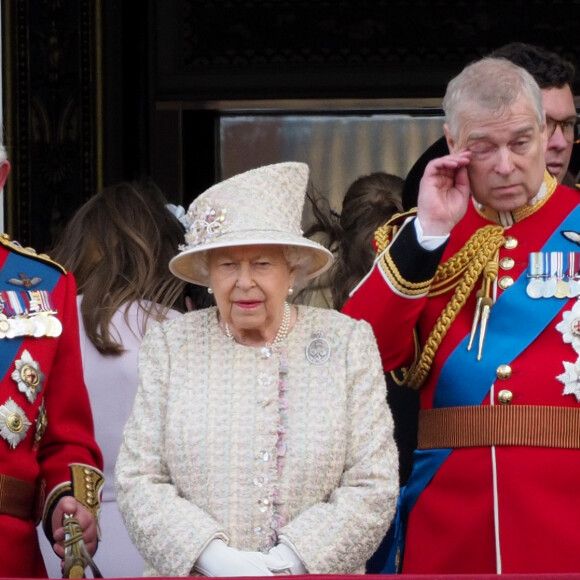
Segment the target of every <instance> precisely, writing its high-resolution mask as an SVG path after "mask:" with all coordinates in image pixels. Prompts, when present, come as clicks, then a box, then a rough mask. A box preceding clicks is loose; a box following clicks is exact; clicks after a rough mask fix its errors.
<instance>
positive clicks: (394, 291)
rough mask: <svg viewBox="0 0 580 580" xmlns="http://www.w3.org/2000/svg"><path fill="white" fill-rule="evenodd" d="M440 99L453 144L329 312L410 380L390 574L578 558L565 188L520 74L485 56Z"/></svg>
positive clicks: (572, 286)
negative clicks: (413, 414)
mask: <svg viewBox="0 0 580 580" xmlns="http://www.w3.org/2000/svg"><path fill="white" fill-rule="evenodd" d="M443 106H444V110H445V114H446V124H445V136H446V139H447V142H448V145H449V149H450V151H451V152H452V153H451V154H449V155H446V156H444V157H441V158H439V159H435V160H432V161H431V162H430V163H429V164H428V165H427V168H426V170H425V174H424V177H423V179H422V181H421V185H420V189H419V198H418V207H417V210H416V214H415V213H414V212H413V213H410V214H408V215H406V216H399V217H397V218H396V219H393V220H392V222H391V223H389V224H387V226H385V227H383V228H381V229H380V230H379V231H378V232H377V234H376V241H377V244H378V246H379V249H380V250H383V251H382V253H381V254H380V256H379V258H378V260H377V262H376V264H375V267H374V269H373V270H372V271H371V272H370V273H369V275H368V276H367V277H366V279H365V280H363V281H362V283H361V284H360V285H359V287H358V288H357V289H355V291H354V293H353V294H352V296H351V298H350V300H349V301H348V302H347V303H346V305H345V307H344V309H343V311H344V312H345V313H347V314H349V315H351V316H353V317H355V318H364V319H366V320H368V321H369V322H370V323H371V324H372V326H373V328H374V330H375V334H376V336H377V341H378V344H379V348H380V350H381V353H382V357H383V362H384V366H385V370H393V369H397V368H399V367H401V366H407V369H406V373H405V375H404V377H403V380H404V381H405V382H406V383H407V384H408V385H409V386H411V387H412V388H421V411H420V417H419V431H418V449H417V451H416V452H415V458H414V467H413V472H412V474H411V476H410V478H409V481H408V482H407V485H406V486H405V488H404V490H403V491H402V495H401V502H400V505H401V507H400V510H399V515H400V518H398V521H397V528H396V536H397V539H398V540H400V542H399V543H398V544H395V546H394V547H395V548H396V550H395V549H394V550H393V555H394V556H396V557H398V564H399V565H400V564H401V561H400V559H401V558H402V571H403V572H404V573H439V574H452V573H494V572H497V573H501V572H504V573H531V572H534V573H540V572H544V573H550V572H580V559H579V558H578V548H579V546H580V541H579V540H578V536H577V530H576V522H577V521H578V520H579V518H580V499H578V494H577V491H576V489H577V486H576V482H577V481H579V478H580V358H579V354H580V324H579V323H580V306H579V305H578V304H579V303H578V296H579V294H580V286H579V285H578V280H579V279H580V278H579V277H580V272H579V269H580V267H579V261H580V245H579V244H578V242H579V241H580V209H579V203H580V198H579V197H578V192H577V191H575V190H572V189H569V188H567V187H564V186H559V185H558V184H557V182H556V179H555V178H554V177H552V176H550V174H549V173H548V172H547V171H546V170H545V169H546V163H545V146H546V140H547V130H546V121H545V115H544V112H543V107H542V95H541V92H540V89H539V87H538V86H537V84H536V83H535V81H534V80H533V78H532V77H531V76H530V75H529V73H527V72H526V71H525V70H523V69H521V68H519V67H517V66H515V65H514V64H512V63H510V62H508V61H506V60H504V59H495V58H486V59H482V60H480V61H478V62H476V63H474V64H472V65H470V66H468V67H466V68H465V69H464V70H463V71H462V72H461V73H460V74H459V75H458V76H457V77H456V78H455V79H453V80H452V81H451V83H449V85H448V88H447V92H446V95H445V99H444V103H443ZM403 540H404V542H403ZM386 571H388V570H386Z"/></svg>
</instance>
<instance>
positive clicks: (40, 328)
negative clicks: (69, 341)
mask: <svg viewBox="0 0 580 580" xmlns="http://www.w3.org/2000/svg"><path fill="white" fill-rule="evenodd" d="M54 314H55V313H52V312H37V313H34V314H30V313H26V314H22V315H19V316H14V317H12V316H11V317H8V316H6V315H5V314H2V313H0V338H15V337H17V336H34V337H36V338H40V337H41V336H49V337H56V336H60V334H61V333H62V323H61V321H60V320H59V319H58V318H57V317H56V316H55V315H54Z"/></svg>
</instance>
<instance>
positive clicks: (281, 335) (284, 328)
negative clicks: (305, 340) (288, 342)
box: [226, 302, 292, 348]
mask: <svg viewBox="0 0 580 580" xmlns="http://www.w3.org/2000/svg"><path fill="white" fill-rule="evenodd" d="M291 312H292V311H291V309H290V304H288V302H284V314H283V315H282V324H280V328H279V329H278V332H277V333H276V337H275V338H274V342H273V343H272V344H270V343H268V342H267V343H266V344H265V345H264V347H265V348H272V347H273V346H276V345H277V344H280V343H281V342H282V341H283V340H285V339H286V337H287V336H288V331H289V330H290V314H291ZM226 336H227V337H228V338H229V339H230V340H233V341H235V340H236V339H235V338H234V335H233V334H232V331H231V330H230V327H229V325H228V323H227V322H226Z"/></svg>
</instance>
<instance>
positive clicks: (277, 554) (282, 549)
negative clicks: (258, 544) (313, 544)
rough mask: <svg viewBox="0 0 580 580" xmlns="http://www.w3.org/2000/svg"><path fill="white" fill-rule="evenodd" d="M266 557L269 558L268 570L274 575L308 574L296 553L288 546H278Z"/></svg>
mask: <svg viewBox="0 0 580 580" xmlns="http://www.w3.org/2000/svg"><path fill="white" fill-rule="evenodd" d="M264 555H265V556H266V557H267V558H268V562H267V565H268V568H269V569H270V570H271V571H272V572H274V574H307V573H308V572H307V571H306V568H305V567H304V564H303V563H302V561H301V560H300V558H299V557H298V555H297V554H296V552H294V550H293V549H292V548H290V547H289V546H287V545H286V544H278V545H277V546H274V547H273V548H272V549H271V550H270V551H269V552H268V554H264Z"/></svg>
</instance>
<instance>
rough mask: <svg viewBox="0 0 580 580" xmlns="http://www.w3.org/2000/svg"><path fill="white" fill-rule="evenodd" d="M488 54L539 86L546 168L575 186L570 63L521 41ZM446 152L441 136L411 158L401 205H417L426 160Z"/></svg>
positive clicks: (575, 120) (575, 135)
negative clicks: (524, 73)
mask: <svg viewBox="0 0 580 580" xmlns="http://www.w3.org/2000/svg"><path fill="white" fill-rule="evenodd" d="M490 56H493V57H496V58H507V60H509V61H511V62H513V63H514V64H517V65H518V66H521V67H522V68H525V69H526V70H527V71H528V72H529V73H530V74H531V75H532V76H533V77H534V79H535V81H536V82H537V83H538V85H539V86H540V89H541V91H542V101H543V104H544V111H545V112H546V122H547V129H548V144H547V147H546V168H547V169H548V171H549V172H550V173H551V174H552V175H553V176H554V177H555V178H556V179H557V180H558V183H562V184H564V185H567V186H569V187H577V185H576V179H575V175H573V174H572V173H571V172H570V171H569V165H570V159H571V157H572V150H573V147H574V143H575V142H576V141H578V139H580V134H579V125H578V115H577V113H576V106H575V104H574V95H573V93H572V84H573V82H574V76H575V68H574V65H573V64H572V63H571V62H570V61H568V60H566V59H564V58H562V57H561V56H560V55H558V54H556V53H555V52H551V51H548V50H546V49H544V48H541V47H539V46H535V45H532V44H526V43H523V42H511V43H509V44H506V45H504V46H502V47H500V48H498V49H496V50H494V51H493V52H492V53H491V54H490ZM448 152H449V150H448V148H447V143H446V141H445V138H444V137H441V138H440V139H438V140H437V141H435V143H433V145H431V146H430V147H429V148H428V149H427V150H426V151H425V152H424V153H423V155H421V157H420V158H419V159H418V160H417V161H416V162H415V164H414V165H413V167H412V168H411V169H410V171H409V173H408V174H407V176H406V178H405V184H404V186H403V193H402V200H403V207H404V208H405V209H411V208H412V207H415V205H417V193H418V191H419V181H420V179H421V177H422V176H423V171H424V170H425V166H426V165H427V163H428V162H429V161H430V160H431V159H434V158H435V157H441V156H443V155H446V154H447V153H448Z"/></svg>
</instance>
